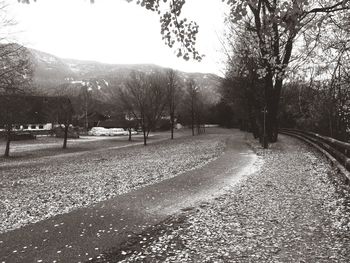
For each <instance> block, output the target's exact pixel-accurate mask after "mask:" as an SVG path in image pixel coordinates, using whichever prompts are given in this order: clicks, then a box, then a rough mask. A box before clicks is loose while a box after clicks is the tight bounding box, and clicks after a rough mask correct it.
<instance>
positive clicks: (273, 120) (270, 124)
mask: <svg viewBox="0 0 350 263" xmlns="http://www.w3.org/2000/svg"><path fill="white" fill-rule="evenodd" d="M266 80H267V81H266V84H265V85H266V87H265V101H266V109H267V118H266V133H267V137H268V140H269V142H272V143H274V142H277V139H278V108H279V101H280V96H281V89H282V82H283V80H282V79H278V80H276V83H275V85H273V81H272V76H271V77H268V79H266Z"/></svg>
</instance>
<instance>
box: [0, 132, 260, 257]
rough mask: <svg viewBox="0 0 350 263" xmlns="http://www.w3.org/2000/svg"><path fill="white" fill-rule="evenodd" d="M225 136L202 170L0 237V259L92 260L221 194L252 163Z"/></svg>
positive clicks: (239, 143)
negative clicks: (223, 144) (221, 148)
mask: <svg viewBox="0 0 350 263" xmlns="http://www.w3.org/2000/svg"><path fill="white" fill-rule="evenodd" d="M230 133H231V132H230ZM218 136H219V135H218ZM225 136H227V137H228V143H227V147H226V149H225V152H224V153H223V154H222V155H221V156H220V157H219V158H217V159H216V160H214V161H212V162H210V163H209V164H207V165H206V166H203V167H201V168H199V169H196V170H192V171H188V172H186V173H183V174H181V175H179V176H176V177H174V178H171V179H168V180H164V181H162V182H160V183H157V184H154V185H150V186H147V187H144V188H141V189H139V190H136V191H133V192H130V193H127V194H124V195H120V196H117V197H115V198H113V199H110V200H108V201H105V202H101V203H99V204H97V205H95V206H92V207H89V208H84V209H79V210H75V211H73V212H71V213H68V214H64V215H59V216H55V217H53V218H51V219H48V220H45V221H41V222H39V223H36V224H32V225H28V226H26V227H23V228H20V229H18V230H14V231H10V232H7V233H4V234H2V235H0V251H1V252H0V261H4V262H79V261H81V262H83V261H86V260H89V259H93V258H95V259H98V258H100V257H101V255H103V254H104V253H105V252H107V251H110V250H113V248H115V247H119V246H120V245H121V244H124V243H125V242H127V241H128V240H129V239H132V238H135V237H136V236H137V235H138V234H141V233H143V232H144V230H145V229H150V228H152V227H153V226H155V225H157V224H159V223H160V222H162V221H163V220H165V219H167V218H168V217H169V215H172V214H174V213H177V212H179V211H180V210H181V209H183V208H188V207H192V206H195V205H197V204H199V203H200V202H203V201H208V200H211V199H213V198H215V197H217V196H219V195H221V194H222V193H223V192H224V190H225V189H226V188H227V187H229V186H230V185H234V184H235V183H237V181H238V180H239V179H240V178H241V177H242V176H244V175H245V174H248V173H250V172H251V171H250V170H249V168H251V165H252V163H254V161H255V159H256V155H255V154H254V153H253V152H252V151H251V150H250V149H249V147H248V146H247V145H246V143H245V140H244V135H243V134H242V133H240V132H239V131H232V133H231V134H230V135H225Z"/></svg>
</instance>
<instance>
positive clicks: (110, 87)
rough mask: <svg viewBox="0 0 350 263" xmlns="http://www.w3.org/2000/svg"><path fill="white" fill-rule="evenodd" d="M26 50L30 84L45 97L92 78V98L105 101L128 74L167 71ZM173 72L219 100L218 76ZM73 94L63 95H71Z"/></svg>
mask: <svg viewBox="0 0 350 263" xmlns="http://www.w3.org/2000/svg"><path fill="white" fill-rule="evenodd" d="M28 50H29V52H30V54H31V57H32V58H31V59H32V62H33V65H34V76H33V84H34V85H35V87H36V90H37V91H38V92H39V93H41V94H48V95H55V94H56V93H57V92H58V90H59V87H62V86H66V87H70V86H71V87H70V88H73V89H74V88H77V87H78V86H79V82H80V83H82V81H83V80H91V79H94V80H95V81H97V82H98V83H101V84H99V87H100V88H99V89H98V91H96V94H95V95H96V98H97V99H99V98H100V99H103V100H105V101H108V97H109V96H112V95H113V93H115V89H117V88H118V87H120V86H121V85H124V83H125V82H126V81H127V79H128V77H129V75H130V74H131V72H133V71H142V72H146V73H147V72H151V71H152V72H153V71H159V72H162V71H165V70H167V69H168V68H165V67H162V66H158V65H156V64H110V63H103V62H98V61H92V60H79V59H72V58H60V57H58V56H55V55H52V54H50V53H47V52H43V51H40V50H36V49H32V48H28ZM175 71H176V72H177V74H178V77H179V79H182V80H183V79H189V78H193V79H194V80H195V82H196V83H197V85H198V86H199V87H200V88H201V89H202V90H203V92H204V93H205V94H206V96H205V97H207V99H208V101H210V103H216V102H217V101H218V100H219V98H220V95H219V92H218V87H219V84H220V81H221V77H219V76H217V75H215V74H212V73H200V72H193V73H192V72H183V71H179V70H175ZM107 83H108V84H107ZM81 85H82V84H80V87H81ZM66 90H69V89H66ZM73 93H75V94H74V95H77V94H78V93H77V92H73ZM73 93H71V94H65V95H73ZM100 93H103V94H101V95H103V96H101V97H99V94H100Z"/></svg>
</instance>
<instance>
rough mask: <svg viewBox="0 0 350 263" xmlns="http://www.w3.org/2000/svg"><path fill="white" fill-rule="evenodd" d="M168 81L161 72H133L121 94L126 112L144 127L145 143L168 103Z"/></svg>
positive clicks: (145, 143)
mask: <svg viewBox="0 0 350 263" xmlns="http://www.w3.org/2000/svg"><path fill="white" fill-rule="evenodd" d="M165 85H166V82H165V79H164V77H163V76H162V75H161V74H160V73H153V74H151V75H146V74H144V73H141V72H133V73H132V74H131V75H130V79H129V81H128V82H127V83H126V85H125V87H124V88H123V89H121V90H120V92H119V96H120V99H121V102H122V103H123V107H124V109H125V111H126V112H129V113H130V114H131V115H132V118H133V120H135V121H136V122H137V123H138V125H139V126H140V127H141V129H142V133H143V140H144V145H147V138H148V135H149V132H150V131H151V130H152V129H154V128H155V127H156V124H157V122H158V121H159V120H160V118H161V117H162V114H163V112H164V108H165V105H166V92H165V87H164V86H165Z"/></svg>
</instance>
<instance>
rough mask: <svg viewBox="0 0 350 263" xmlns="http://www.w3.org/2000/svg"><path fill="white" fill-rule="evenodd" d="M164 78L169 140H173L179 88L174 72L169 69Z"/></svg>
mask: <svg viewBox="0 0 350 263" xmlns="http://www.w3.org/2000/svg"><path fill="white" fill-rule="evenodd" d="M166 78H167V81H168V83H167V86H166V87H167V90H166V92H167V94H166V97H167V104H168V110H169V116H170V132H171V139H174V126H175V111H176V106H177V103H178V100H179V86H178V81H177V75H176V72H175V71H174V70H173V69H169V70H168V71H167V72H166Z"/></svg>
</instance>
